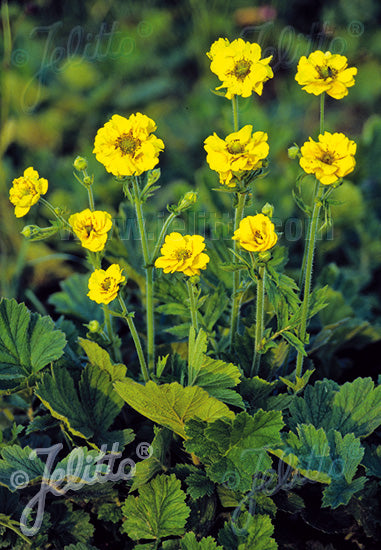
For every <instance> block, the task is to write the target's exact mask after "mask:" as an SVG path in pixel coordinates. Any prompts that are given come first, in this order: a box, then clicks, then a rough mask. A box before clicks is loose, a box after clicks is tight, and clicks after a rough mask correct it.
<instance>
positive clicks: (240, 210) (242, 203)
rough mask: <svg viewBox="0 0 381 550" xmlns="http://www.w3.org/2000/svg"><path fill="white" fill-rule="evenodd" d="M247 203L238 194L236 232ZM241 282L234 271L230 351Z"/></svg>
mask: <svg viewBox="0 0 381 550" xmlns="http://www.w3.org/2000/svg"><path fill="white" fill-rule="evenodd" d="M245 202H246V193H238V204H237V206H236V208H235V212H234V231H236V230H237V229H238V227H239V224H240V222H241V220H242V218H243V214H244V208H245ZM233 250H234V252H236V251H237V241H233ZM233 262H234V263H237V258H236V256H234V259H233ZM239 280H240V272H239V271H233V294H232V300H233V301H232V311H231V318H230V350H232V346H233V343H234V338H235V335H236V334H237V331H238V321H239V310H240V303H241V300H240V296H239V292H238V287H239Z"/></svg>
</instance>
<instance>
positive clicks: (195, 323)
mask: <svg viewBox="0 0 381 550" xmlns="http://www.w3.org/2000/svg"><path fill="white" fill-rule="evenodd" d="M187 287H188V293H189V304H190V312H191V319H192V326H193V328H194V330H195V332H196V334H197V333H198V320H197V304H196V300H195V296H194V290H195V289H194V285H193V283H192V282H191V281H190V280H189V278H188V279H187Z"/></svg>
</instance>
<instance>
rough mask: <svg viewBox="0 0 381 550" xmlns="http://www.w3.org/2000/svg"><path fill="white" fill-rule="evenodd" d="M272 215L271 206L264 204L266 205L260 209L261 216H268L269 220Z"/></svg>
mask: <svg viewBox="0 0 381 550" xmlns="http://www.w3.org/2000/svg"><path fill="white" fill-rule="evenodd" d="M273 213H274V207H273V205H272V204H270V203H269V202H266V204H265V205H264V207H263V208H262V214H264V215H265V216H268V217H269V218H272V217H273Z"/></svg>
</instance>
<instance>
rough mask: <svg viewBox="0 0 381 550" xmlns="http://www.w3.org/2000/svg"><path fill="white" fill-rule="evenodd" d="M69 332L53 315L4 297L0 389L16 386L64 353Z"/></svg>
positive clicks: (0, 304) (0, 322)
mask: <svg viewBox="0 0 381 550" xmlns="http://www.w3.org/2000/svg"><path fill="white" fill-rule="evenodd" d="M65 345H66V339H65V335H64V334H63V333H62V332H61V331H59V330H55V329H54V323H53V321H52V319H50V317H41V315H38V314H37V313H31V312H30V311H29V310H28V308H27V307H26V306H25V304H18V303H17V302H16V301H15V300H7V299H6V298H2V299H1V301H0V389H8V388H13V387H16V386H17V385H18V384H20V382H21V381H22V380H23V379H24V378H25V377H28V376H30V375H32V374H34V373H37V372H38V371H40V370H41V369H43V368H44V367H45V366H46V365H47V364H48V363H50V362H51V361H56V360H57V359H59V358H60V357H61V356H62V354H63V349H64V347H65Z"/></svg>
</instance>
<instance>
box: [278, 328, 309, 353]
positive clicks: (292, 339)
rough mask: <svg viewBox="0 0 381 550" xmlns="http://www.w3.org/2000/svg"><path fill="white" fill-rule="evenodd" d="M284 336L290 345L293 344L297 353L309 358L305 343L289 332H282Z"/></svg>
mask: <svg viewBox="0 0 381 550" xmlns="http://www.w3.org/2000/svg"><path fill="white" fill-rule="evenodd" d="M282 336H283V338H284V339H285V340H286V341H287V342H288V343H289V344H291V346H292V347H293V348H295V349H296V351H297V352H299V353H301V354H302V355H304V356H305V357H306V356H307V353H306V351H305V349H304V344H303V342H302V341H301V340H299V338H298V337H297V336H295V334H293V333H292V332H290V331H289V330H284V331H283V332H282Z"/></svg>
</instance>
